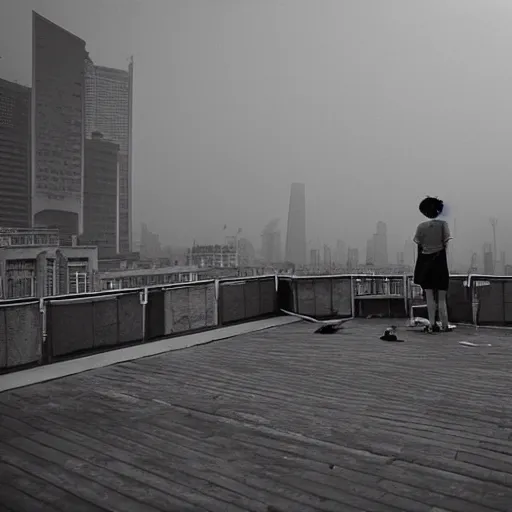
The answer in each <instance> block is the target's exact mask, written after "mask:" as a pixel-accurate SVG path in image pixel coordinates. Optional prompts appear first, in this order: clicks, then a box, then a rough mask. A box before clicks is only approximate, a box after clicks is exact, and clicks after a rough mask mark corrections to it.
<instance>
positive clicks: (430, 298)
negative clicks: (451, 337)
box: [425, 290, 437, 327]
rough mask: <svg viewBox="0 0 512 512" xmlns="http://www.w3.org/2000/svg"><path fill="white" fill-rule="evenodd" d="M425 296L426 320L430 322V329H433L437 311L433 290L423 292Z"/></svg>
mask: <svg viewBox="0 0 512 512" xmlns="http://www.w3.org/2000/svg"><path fill="white" fill-rule="evenodd" d="M425 295H426V296H427V309H428V320H429V322H430V325H431V327H434V325H435V324H436V310H437V304H436V299H435V295H434V290H425Z"/></svg>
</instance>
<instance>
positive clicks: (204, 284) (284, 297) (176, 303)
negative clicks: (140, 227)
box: [0, 274, 512, 372]
mask: <svg viewBox="0 0 512 512" xmlns="http://www.w3.org/2000/svg"><path fill="white" fill-rule="evenodd" d="M421 304H422V293H421V290H420V289H419V288H418V287H417V286H416V285H414V284H413V282H412V276H411V275H402V276H397V275H379V276H375V275H371V276H369V275H363V274H340V275H330V276H326V275H313V276H293V275H277V274H271V275H266V276H248V277H238V278H235V277H233V278H225V279H209V280H203V281H195V282H190V283H175V284H168V285H163V286H162V285H155V286H149V287H144V288H131V289H122V290H109V291H102V292H89V293H82V294H71V295H60V296H53V297H45V298H42V299H37V298H34V299H13V300H6V301H0V372H2V371H4V372H5V371H8V370H12V369H17V368H23V367H25V366H27V365H34V364H48V363H51V362H53V361H56V360H59V359H61V358H65V357H74V356H77V355H80V354H85V353H92V352H94V351H100V350H107V349H112V348H118V347H121V346H126V345H128V344H137V343H145V342H151V341H154V340H157V339H162V338H165V337H169V336H175V335H180V334H185V333H188V332H194V331H198V330H202V329H211V328H215V327H221V326H224V325H229V324H232V323H236V322H246V321H250V320H254V319H258V318H264V317H267V316H276V315H280V314H281V309H286V310H288V311H292V312H296V313H300V314H305V315H309V316H314V317H316V318H327V317H351V316H362V317H368V316H383V317H385V316H393V317H397V316H398V317H404V318H406V317H408V316H409V315H410V312H411V307H412V306H413V305H421ZM448 307H449V314H450V320H451V321H452V322H455V323H466V324H472V325H474V326H478V325H502V326H505V325H512V276H486V275H481V274H470V275H466V276H461V275H459V276H457V275H454V276H451V281H450V290H449V292H448Z"/></svg>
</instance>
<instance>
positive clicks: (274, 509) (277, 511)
mask: <svg viewBox="0 0 512 512" xmlns="http://www.w3.org/2000/svg"><path fill="white" fill-rule="evenodd" d="M267 512H283V511H282V510H281V509H280V508H277V507H274V506H273V505H269V506H268V507H267Z"/></svg>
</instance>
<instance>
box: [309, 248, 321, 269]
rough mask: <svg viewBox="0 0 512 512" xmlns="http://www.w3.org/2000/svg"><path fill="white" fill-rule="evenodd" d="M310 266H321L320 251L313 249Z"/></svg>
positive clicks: (310, 253) (310, 254)
mask: <svg viewBox="0 0 512 512" xmlns="http://www.w3.org/2000/svg"><path fill="white" fill-rule="evenodd" d="M309 264H310V265H311V266H312V267H319V266H320V251H319V250H318V249H311V251H310V252H309Z"/></svg>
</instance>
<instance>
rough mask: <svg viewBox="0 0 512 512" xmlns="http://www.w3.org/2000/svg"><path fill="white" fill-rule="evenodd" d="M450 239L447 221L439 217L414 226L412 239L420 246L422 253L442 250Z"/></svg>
mask: <svg viewBox="0 0 512 512" xmlns="http://www.w3.org/2000/svg"><path fill="white" fill-rule="evenodd" d="M451 239H452V237H451V235H450V228H449V226H448V223H447V222H446V221H444V220H440V219H432V220H427V221H425V222H422V223H421V224H419V225H418V227H417V228H416V235H415V236H414V241H415V242H416V243H417V244H418V245H419V246H421V250H422V253H423V254H434V253H436V252H439V251H442V250H443V249H444V248H445V247H446V244H447V243H448V241H449V240H451Z"/></svg>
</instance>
